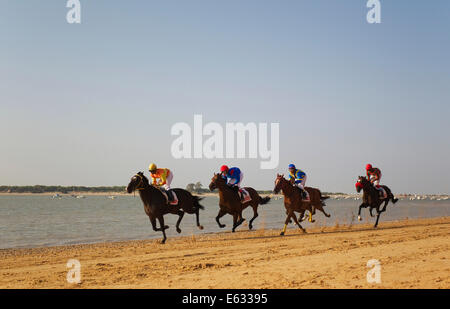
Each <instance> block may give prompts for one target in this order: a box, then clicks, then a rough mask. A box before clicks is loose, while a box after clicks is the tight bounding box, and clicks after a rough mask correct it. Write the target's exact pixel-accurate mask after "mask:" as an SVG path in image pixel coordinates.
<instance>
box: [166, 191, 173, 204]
mask: <svg viewBox="0 0 450 309" xmlns="http://www.w3.org/2000/svg"><path fill="white" fill-rule="evenodd" d="M166 193H167V197H168V198H169V202H172V201H173V192H172V190H166Z"/></svg>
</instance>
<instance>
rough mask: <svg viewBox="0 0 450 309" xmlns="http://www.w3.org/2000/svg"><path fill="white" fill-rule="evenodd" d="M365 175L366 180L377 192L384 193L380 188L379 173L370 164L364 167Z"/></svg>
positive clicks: (378, 170) (377, 169)
mask: <svg viewBox="0 0 450 309" xmlns="http://www.w3.org/2000/svg"><path fill="white" fill-rule="evenodd" d="M366 173H367V179H369V181H370V182H371V183H372V184H373V185H374V187H375V188H377V189H378V190H379V191H381V192H382V193H384V191H383V190H382V188H381V186H380V180H381V171H380V169H379V168H376V167H373V166H372V164H367V165H366Z"/></svg>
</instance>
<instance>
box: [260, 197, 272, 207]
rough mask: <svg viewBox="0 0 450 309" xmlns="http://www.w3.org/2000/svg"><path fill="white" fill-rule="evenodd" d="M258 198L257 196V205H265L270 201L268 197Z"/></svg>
mask: <svg viewBox="0 0 450 309" xmlns="http://www.w3.org/2000/svg"><path fill="white" fill-rule="evenodd" d="M258 196H259V204H260V205H264V204H267V203H268V202H269V201H270V196H265V197H261V196H260V195H258Z"/></svg>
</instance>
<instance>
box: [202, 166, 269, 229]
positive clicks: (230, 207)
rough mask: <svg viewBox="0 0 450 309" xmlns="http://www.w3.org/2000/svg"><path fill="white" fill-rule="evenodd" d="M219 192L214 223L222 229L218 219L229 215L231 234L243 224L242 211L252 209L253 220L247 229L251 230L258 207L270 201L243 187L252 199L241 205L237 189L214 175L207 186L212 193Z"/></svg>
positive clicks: (223, 225) (222, 226) (251, 189)
mask: <svg viewBox="0 0 450 309" xmlns="http://www.w3.org/2000/svg"><path fill="white" fill-rule="evenodd" d="M216 188H217V189H218V190H219V198H220V200H219V207H220V209H219V213H218V214H217V217H216V222H217V224H218V225H219V227H220V228H224V227H225V224H221V223H220V221H219V219H220V218H221V217H223V216H224V215H225V214H230V215H232V216H233V228H232V232H234V231H235V230H236V228H237V227H238V226H239V225H241V224H242V222H244V220H245V219H244V218H242V211H243V210H244V209H245V208H247V207H248V206H251V207H252V208H253V218H252V219H251V220H250V222H249V224H248V228H249V229H250V230H251V229H252V228H253V220H255V219H256V217H258V206H259V205H264V204H267V203H268V202H269V200H270V197H268V196H266V197H261V196H260V195H259V194H258V193H257V192H256V190H255V189H253V188H250V187H245V190H247V192H248V193H249V194H250V197H251V198H252V199H251V200H250V201H248V202H245V203H242V202H241V198H240V197H239V193H238V192H237V188H236V189H235V188H231V187H230V186H228V185H227V181H226V179H224V178H222V176H220V174H216V173H214V176H213V178H212V179H211V183H210V184H209V189H210V190H211V191H214V189H216Z"/></svg>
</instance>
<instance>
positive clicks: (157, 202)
mask: <svg viewBox="0 0 450 309" xmlns="http://www.w3.org/2000/svg"><path fill="white" fill-rule="evenodd" d="M172 190H174V191H175V194H176V195H177V197H178V204H177V205H170V206H169V205H168V201H167V198H166V196H165V195H164V194H163V193H162V192H161V190H159V189H158V188H156V187H154V186H152V185H150V184H149V182H148V179H147V177H145V176H144V174H143V173H142V172H139V173H137V174H136V175H134V176H133V177H132V178H131V181H130V183H129V184H128V186H127V192H128V193H132V192H134V191H138V192H139V196H140V197H141V200H142V203H143V204H144V210H145V213H146V214H147V216H148V217H149V218H150V223H151V224H152V227H153V230H154V231H162V233H163V239H162V241H161V243H165V242H166V239H167V237H166V232H165V230H166V229H168V228H169V226H167V225H164V215H165V214H168V213H171V214H175V215H178V221H177V223H176V229H177V232H178V233H181V229H180V222H181V219H183V216H184V213H185V212H187V213H188V214H195V216H196V221H197V226H198V228H199V229H201V230H202V229H203V226H202V225H200V221H199V210H200V209H204V207H203V206H202V205H200V203H199V201H200V200H201V198H199V197H198V196H195V195H192V194H191V193H189V192H188V191H186V190H183V189H172ZM156 219H158V221H159V225H160V227H159V228H157V227H156Z"/></svg>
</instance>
